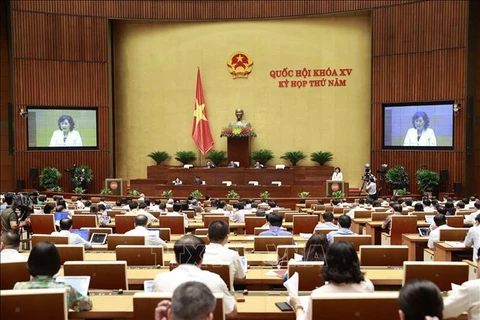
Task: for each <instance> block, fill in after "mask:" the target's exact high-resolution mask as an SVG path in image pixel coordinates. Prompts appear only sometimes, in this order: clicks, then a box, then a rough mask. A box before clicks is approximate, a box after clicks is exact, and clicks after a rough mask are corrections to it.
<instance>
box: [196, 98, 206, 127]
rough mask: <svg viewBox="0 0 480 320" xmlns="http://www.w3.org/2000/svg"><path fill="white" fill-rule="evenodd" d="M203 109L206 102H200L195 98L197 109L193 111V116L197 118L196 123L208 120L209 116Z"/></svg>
mask: <svg viewBox="0 0 480 320" xmlns="http://www.w3.org/2000/svg"><path fill="white" fill-rule="evenodd" d="M203 109H205V103H203V104H198V100H196V99H195V110H194V111H193V116H194V117H195V118H196V119H197V122H196V123H195V125H197V124H198V123H199V122H200V120H205V121H207V118H206V117H205V115H204V114H203Z"/></svg>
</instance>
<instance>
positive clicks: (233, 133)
mask: <svg viewBox="0 0 480 320" xmlns="http://www.w3.org/2000/svg"><path fill="white" fill-rule="evenodd" d="M256 136H257V134H256V133H255V131H254V130H253V129H252V128H245V127H238V126H228V127H226V128H223V129H222V132H221V133H220V137H227V138H246V137H256Z"/></svg>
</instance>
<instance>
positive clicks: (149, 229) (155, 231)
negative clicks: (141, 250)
mask: <svg viewBox="0 0 480 320" xmlns="http://www.w3.org/2000/svg"><path fill="white" fill-rule="evenodd" d="M147 230H148V233H154V234H155V235H156V236H158V237H159V238H160V228H147Z"/></svg>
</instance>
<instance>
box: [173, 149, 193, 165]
mask: <svg viewBox="0 0 480 320" xmlns="http://www.w3.org/2000/svg"><path fill="white" fill-rule="evenodd" d="M175 160H177V161H178V162H181V163H182V164H184V165H185V164H189V163H192V162H193V161H195V160H197V156H196V155H195V152H193V151H178V152H177V153H175Z"/></svg>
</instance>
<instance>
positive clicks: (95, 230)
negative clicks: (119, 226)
mask: <svg viewBox="0 0 480 320" xmlns="http://www.w3.org/2000/svg"><path fill="white" fill-rule="evenodd" d="M80 229H88V239H91V238H92V234H94V233H105V234H112V233H113V230H112V228H89V227H82V228H80Z"/></svg>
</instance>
